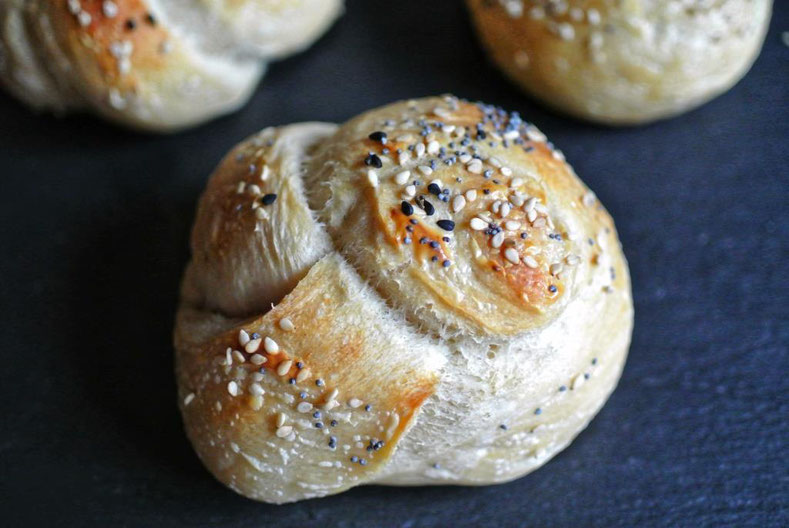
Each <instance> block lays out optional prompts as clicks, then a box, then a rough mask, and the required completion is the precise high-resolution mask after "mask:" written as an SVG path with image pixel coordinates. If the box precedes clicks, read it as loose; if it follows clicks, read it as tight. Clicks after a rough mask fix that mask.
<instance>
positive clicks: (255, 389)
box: [249, 383, 266, 396]
mask: <svg viewBox="0 0 789 528" xmlns="http://www.w3.org/2000/svg"><path fill="white" fill-rule="evenodd" d="M249 393H250V394H253V395H255V396H263V395H264V394H265V393H266V391H264V390H263V387H261V386H260V383H250V384H249Z"/></svg>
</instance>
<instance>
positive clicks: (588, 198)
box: [583, 191, 595, 207]
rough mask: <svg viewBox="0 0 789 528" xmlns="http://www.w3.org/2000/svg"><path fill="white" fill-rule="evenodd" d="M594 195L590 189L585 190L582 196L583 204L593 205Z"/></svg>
mask: <svg viewBox="0 0 789 528" xmlns="http://www.w3.org/2000/svg"><path fill="white" fill-rule="evenodd" d="M594 200H595V195H594V193H593V192H592V191H589V192H587V193H586V194H584V197H583V204H584V205H585V206H587V207H590V206H592V205H594Z"/></svg>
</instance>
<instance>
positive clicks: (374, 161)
mask: <svg viewBox="0 0 789 528" xmlns="http://www.w3.org/2000/svg"><path fill="white" fill-rule="evenodd" d="M364 164H365V165H367V166H369V167H375V168H376V169H380V168H381V167H383V166H384V164H383V162H382V161H381V158H379V157H378V156H376V155H375V154H372V153H370V155H369V156H367V157H366V158H365V159H364Z"/></svg>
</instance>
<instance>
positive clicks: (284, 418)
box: [277, 412, 288, 427]
mask: <svg viewBox="0 0 789 528" xmlns="http://www.w3.org/2000/svg"><path fill="white" fill-rule="evenodd" d="M287 421H288V416H287V415H286V414H285V413H283V412H281V413H277V427H282V426H283V425H285V422H287Z"/></svg>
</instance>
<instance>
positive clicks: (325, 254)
mask: <svg viewBox="0 0 789 528" xmlns="http://www.w3.org/2000/svg"><path fill="white" fill-rule="evenodd" d="M404 171H410V173H409V174H407V175H404ZM414 180H417V181H414ZM437 186H438V187H437ZM485 190H489V191H490V193H489V194H486V193H485ZM474 193H476V196H475V195H474ZM274 194H276V196H274ZM428 213H430V214H428ZM483 217H484V218H485V220H484V221H483V220H482V218H483ZM447 222H454V224H452V223H447ZM480 223H481V225H480ZM423 237H424V240H421V239H422V238H423ZM192 245H193V254H194V258H193V261H192V262H191V263H190V265H189V267H188V269H187V271H186V275H185V278H184V283H183V293H182V305H181V309H180V311H179V315H178V321H177V325H176V335H175V344H176V358H177V365H178V369H177V370H178V381H179V391H180V397H181V406H182V410H183V413H184V418H185V423H186V428H187V432H188V434H189V436H190V438H191V440H192V443H193V444H194V446H195V448H196V450H197V452H198V454H199V455H200V457H201V459H202V460H203V461H204V462H205V464H206V465H207V467H208V468H209V469H210V470H211V471H212V472H213V473H214V474H215V475H216V476H217V477H218V478H219V479H220V480H221V481H222V482H224V483H226V484H227V485H229V486H230V487H232V488H233V489H235V490H237V491H238V492H240V493H242V494H244V495H246V496H249V497H252V498H255V499H259V500H264V501H268V502H278V503H279V502H289V501H294V500H299V499H303V498H309V497H315V496H322V495H326V494H330V493H337V492H339V491H342V490H344V489H347V488H348V487H351V486H354V485H359V484H363V483H376V482H379V483H387V484H439V483H444V484H446V483H450V484H488V483H493V482H502V481H505V480H510V479H512V478H516V477H518V476H520V475H523V474H525V473H527V472H528V471H531V470H533V469H535V468H536V467H539V466H540V465H541V464H543V463H544V462H545V461H546V460H548V459H549V458H550V457H551V456H552V455H554V454H555V453H556V452H558V451H559V450H561V449H562V448H563V447H564V446H566V445H567V444H568V443H569V442H570V441H571V440H572V438H573V437H574V436H575V435H576V434H578V432H579V431H580V430H582V429H583V427H584V426H585V425H586V423H588V421H589V420H590V419H591V418H592V416H593V415H594V414H595V413H596V412H597V410H598V409H599V408H600V406H601V405H602V404H603V403H604V402H605V399H606V398H607V396H608V394H610V392H611V391H612V390H613V388H614V386H615V384H616V381H617V379H618V377H619V374H620V372H621V369H622V366H623V364H624V360H625V357H626V355H627V348H628V344H629V340H630V331H631V328H632V310H633V308H632V299H631V295H630V282H629V275H628V270H627V263H626V261H625V259H624V256H623V255H622V252H621V248H620V247H619V241H618V239H617V235H616V231H615V230H614V227H613V222H612V221H611V218H610V217H609V215H608V214H607V212H606V211H605V209H603V207H602V205H600V203H599V202H598V201H597V200H596V198H595V196H594V194H592V193H591V192H590V191H589V190H588V189H587V188H586V187H585V186H584V185H583V184H582V183H581V182H580V180H578V178H577V177H576V176H575V174H574V172H573V171H572V169H571V168H570V166H569V165H568V164H567V163H566V162H565V161H564V157H563V155H562V154H561V152H559V151H558V150H556V149H555V148H553V146H552V145H551V144H550V143H549V142H547V140H546V138H545V137H544V136H543V135H542V134H541V133H540V132H539V130H538V129H537V128H536V127H534V126H533V125H532V124H530V123H527V122H525V121H523V120H522V119H521V118H520V116H518V115H517V114H508V113H506V112H504V111H503V110H501V109H498V108H494V107H491V106H487V105H483V104H473V103H469V102H466V101H461V100H458V99H456V98H454V97H451V96H446V97H433V98H425V99H420V100H415V101H406V102H400V103H395V104H392V105H389V106H386V107H383V108H379V109H377V110H373V111H371V112H368V113H366V114H363V115H361V116H359V117H358V118H356V119H353V120H351V121H350V122H348V123H346V124H344V125H342V126H341V127H339V128H335V127H334V126H333V125H326V124H316V123H312V124H300V125H291V126H288V127H284V128H281V129H268V130H265V131H263V132H261V133H260V134H258V135H256V136H253V137H252V138H250V139H248V140H246V141H244V142H243V143H241V144H240V145H239V146H238V147H237V148H236V149H234V150H233V151H232V152H231V153H230V154H229V155H228V156H227V157H226V158H225V160H223V162H222V163H221V164H220V166H219V167H218V169H217V170H216V172H215V174H214V176H213V178H212V179H211V181H210V182H209V184H208V188H207V190H206V192H205V194H204V195H203V197H202V199H201V203H200V206H199V209H198V215H197V219H196V222H195V227H194V231H193V235H192ZM505 248H506V249H509V250H512V251H506V249H505ZM433 257H436V258H435V259H434V258H433ZM443 260H447V261H449V262H450V264H449V265H444V264H443ZM283 296H284V298H282V297H283ZM242 331H243V332H242ZM266 338H270V339H272V340H273V341H272V342H268V341H267V340H266ZM272 343H276V345H272ZM318 380H320V381H318ZM587 380H588V381H587ZM335 390H336V391H337V392H335ZM335 400H336V403H329V404H328V405H327V402H330V401H335ZM368 405H369V407H368ZM315 410H317V411H319V412H318V414H313V413H314V412H315ZM332 420H336V423H333V422H332ZM327 422H328V427H327ZM316 423H319V424H320V425H316ZM332 437H334V439H332Z"/></svg>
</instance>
